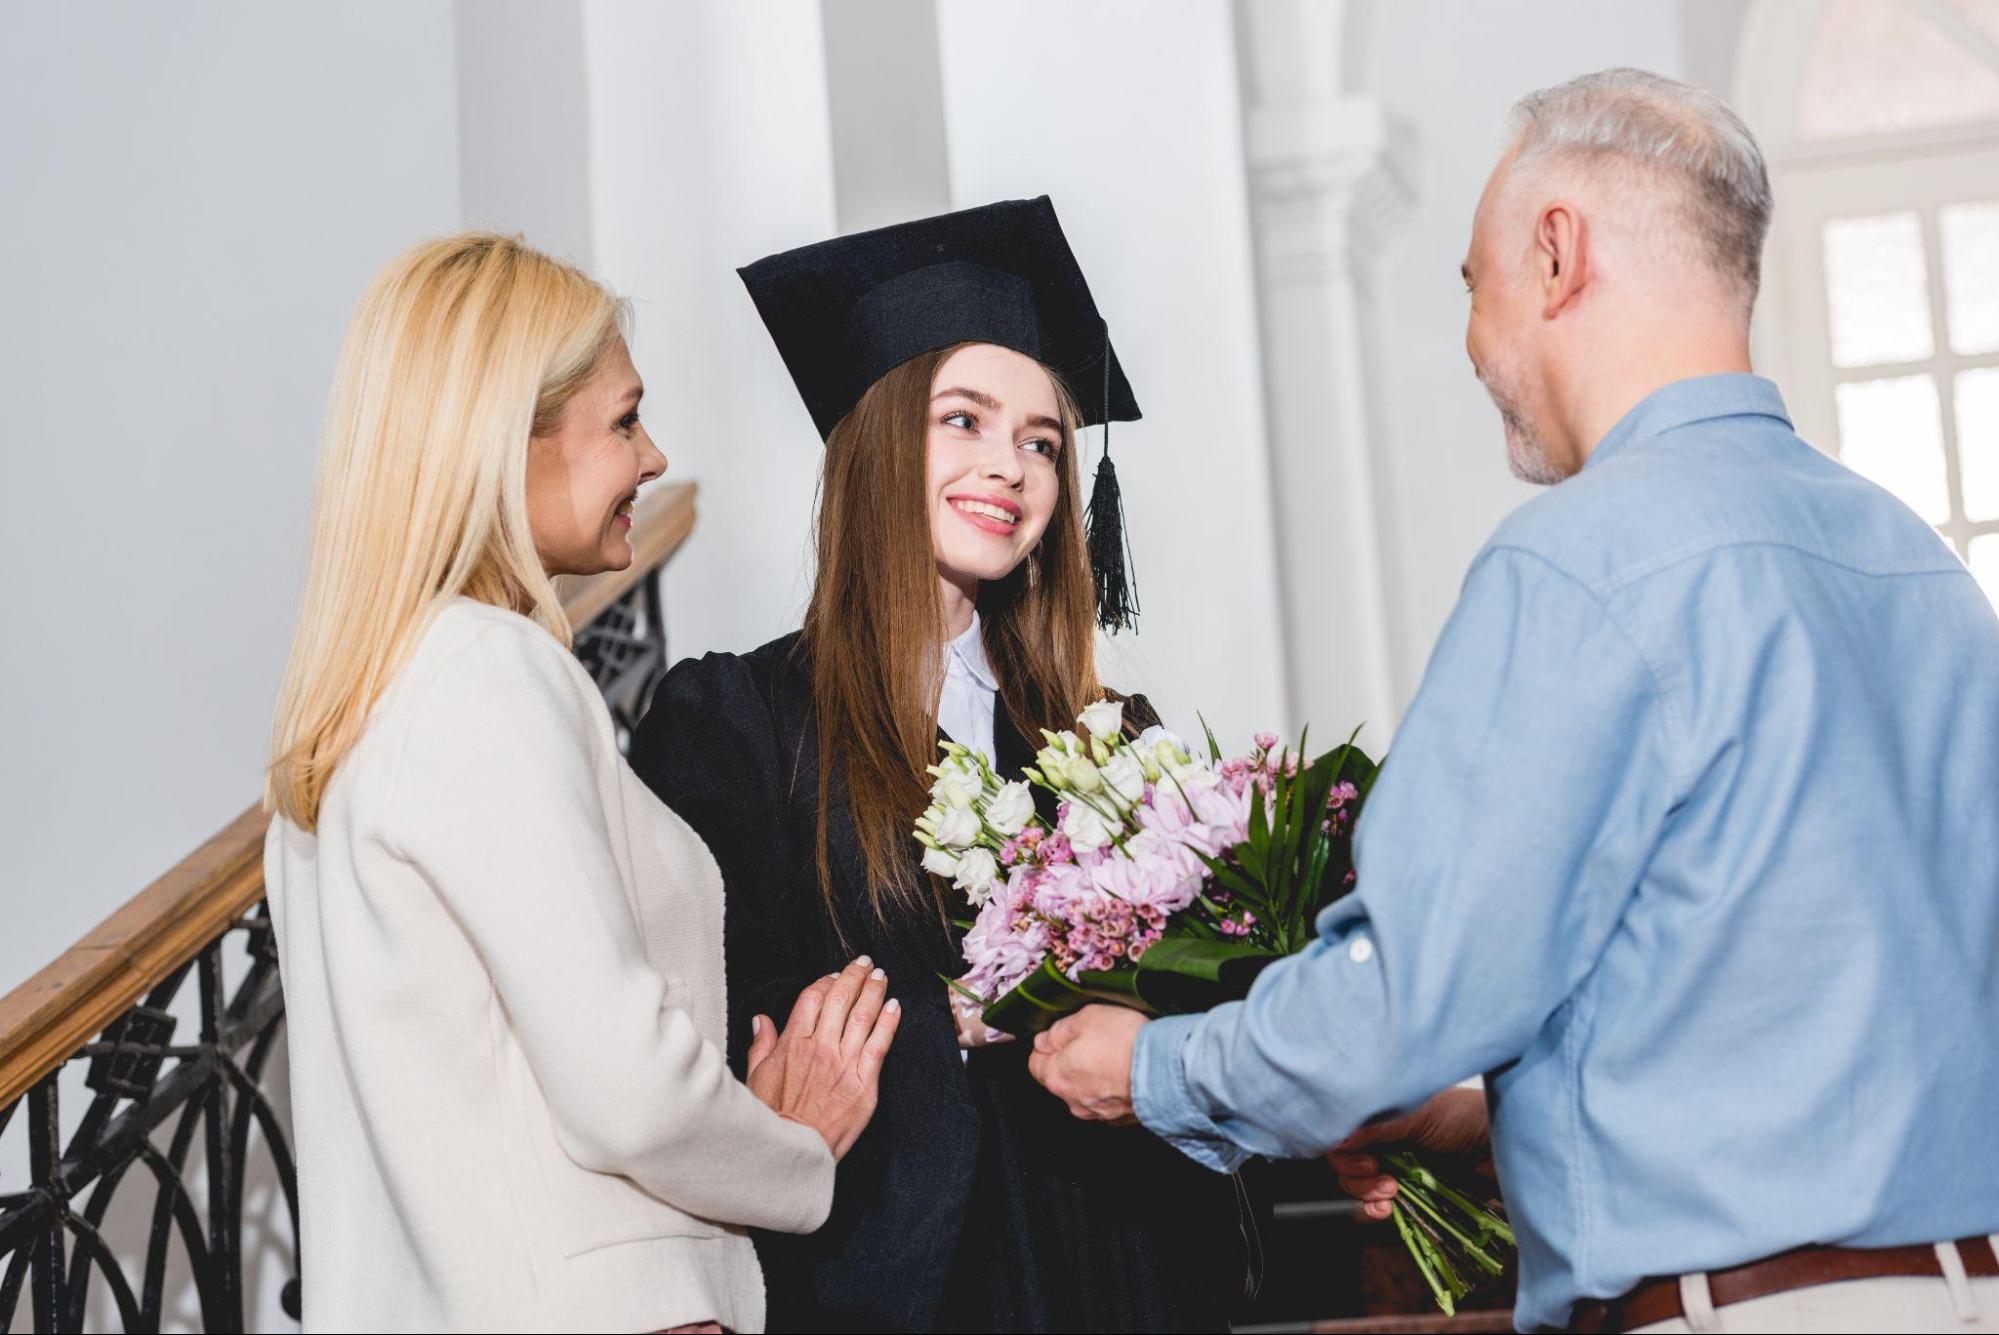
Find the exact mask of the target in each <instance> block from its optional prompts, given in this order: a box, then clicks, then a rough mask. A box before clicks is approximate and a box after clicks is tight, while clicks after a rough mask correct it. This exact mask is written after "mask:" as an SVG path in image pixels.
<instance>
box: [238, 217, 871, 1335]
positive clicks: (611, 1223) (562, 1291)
mask: <svg viewBox="0 0 1999 1335" xmlns="http://www.w3.org/2000/svg"><path fill="white" fill-rule="evenodd" d="M625 318H626V316H625V311H624V308H623V307H622V305H621V304H620V303H619V302H618V301H617V300H615V299H614V298H613V297H612V296H611V295H610V294H609V293H607V292H606V291H605V290H604V289H603V288H602V287H601V286H599V285H598V284H597V283H596V282H594V281H593V280H592V279H590V278H589V277H587V276H585V275H584V274H582V273H580V272H578V271H577V270H575V269H573V268H570V267H569V266H567V265H564V264H560V263H558V262H556V261H554V260H551V259H549V258H548V257H546V256H544V255H541V254H539V253H537V252H535V251H533V250H530V249H528V248H527V247H525V246H523V245H522V244H521V243H520V242H519V241H517V240H510V239H508V238H504V237H498V236H489V235H476V234H475V235H465V236H458V237H451V238H448V239H445V240H442V241H437V242H432V243H430V244H427V245H423V246H419V247H417V248H415V249H414V250H411V251H410V252H408V253H407V254H405V255H403V256H402V257H401V258H400V259H398V260H397V261H396V262H395V263H393V264H391V265H390V266H389V268H388V269H387V270H386V271H384V272H383V273H382V274H381V275H380V276H379V277H378V278H377V279H376V280H375V282H374V284H373V285H372V286H371V287H370V288H369V290H368V293H367V295H366V296H365V297H364V298H363V299H362V302H361V306H360V309H359V310H358V311H357V313H356V314H355V316H354V321H353V324H352V327H351V328H350V330H349V333H348V338H347V343H346V348H345V350H344V352H343V354H342V358H341V365H340V371H339V378H338V381H337V383H336V387H335V393H334V397H333V406H332V409H331V415H330V419H329V425H328V432H327V439H326V444H325V448H324V454H323V457H322V459H321V466H320V477H319V491H318V498H317V502H316V516H315V521H314V529H313V537H312V550H311V559H310V563H309V569H308V574H307V580H306V591H305V600H304V608H303V611H302V613H301V616H300V620H299V627H298V633H297V639H296V642H295V643H294V645H293V648H292V656H291V661H290V664H289V667H288V669H287V672H286V677H285V684H284V688H283V692H282V695H281V698H280V700H279V706H278V715H277V725H276V737H275V742H274V748H273V760H272V765H271V771H270V781H269V787H268V791H267V794H266V800H267V804H268V805H269V806H270V808H271V809H272V810H273V812H274V813H275V814H276V817H277V818H276V819H275V820H274V821H273V822H272V826H271V832H270V837H269V841H268V844H267V846H266V849H265V859H264V865H265V877H266V880H267V882H268V885H269V891H270V901H271V907H272V913H273V916H274V918H275V921H276V925H277V941H278V950H279V955H280V959H281V962H282V965H283V969H284V979H285V996H286V1004H287V1009H288V1014H289V1025H290V1034H289V1036H290V1044H291V1070H292V1100H293V1115H294V1119H295V1131H296V1136H297V1149H298V1156H299V1186H300V1209H301V1219H300V1225H301V1247H302V1251H303V1255H302V1257H301V1273H302V1277H303V1284H304V1302H305V1324H306V1327H307V1329H309V1330H379V1329H390V1328H394V1329H427V1330H474V1329H477V1330H556V1329H574V1330H658V1329H661V1328H663V1327H664V1328H672V1327H691V1328H696V1329H701V1328H705V1329H718V1328H727V1329H732V1330H758V1329H761V1328H762V1323H763V1314H764V1294H763V1283H762V1278H761V1275H760V1273H759V1271H758V1268H757V1262H756V1258H755V1255H754V1253H753V1252H752V1250H751V1247H750V1243H749V1239H748V1237H747V1236H746V1234H745V1231H744V1230H745V1228H746V1227H752V1226H753V1227H756V1228H761V1229H775V1230H779V1231H785V1232H809V1231H811V1230H812V1229H814V1228H816V1227H818V1225H819V1224H820V1223H821V1221H822V1220H824V1218H825V1217H826V1213H827V1210H828V1208H829V1204H830V1201H831V1197H832V1189H833V1166H834V1162H835V1161H836V1160H837V1159H838V1158H839V1157H840V1156H841V1155H843V1154H844V1153H845V1152H846V1150H847V1148H848V1147H849V1146H850V1145H851V1144H852V1143H853V1142H854V1140H855V1138H856V1137H858V1136H859V1134H860V1132H861V1131H862V1129H863V1128H864V1127H865V1126H866V1124H867V1122H868V1119H869V1117H870V1116H871V1115H872V1113H873V1110H874V1106H875V1098H876V1080H877V1074H878V1072H879V1070H880V1066H881V1061H882V1058H883V1056H884V1055H885V1053H886V1051H887V1049H888V1045H889V1043H890V1041H891V1040H892V1039H893V1037H894V1034H895V1030H896V1026H897V1024H898V1022H899V1019H900V1010H899V1008H898V1007H897V1005H896V1003H895V1002H894V1001H892V1000H888V1001H885V1000H884V998H885V996H886V980H885V979H884V978H883V976H882V973H881V971H880V970H879V969H873V968H872V967H871V965H870V963H869V961H868V960H867V959H865V958H863V959H860V960H856V961H854V962H852V963H851V964H849V965H848V966H847V967H846V968H845V969H844V970H843V971H842V972H840V973H838V974H836V975H832V976H829V977H828V978H824V979H820V980H819V981H817V982H816V983H814V984H812V985H811V986H810V987H807V988H806V989H805V990H804V991H803V992H802V993H801V994H800V995H799V997H798V999H797V1001H796V1004H795V1005H794V1007H793V1009H792V1011H791V1016H790V1019H789V1021H788V1022H787V1024H786V1026H785V1028H784V1030H783V1032H782V1034H780V1033H778V1032H777V1030H776V1027H775V1026H774V1025H773V1024H772V1023H771V1021H770V1020H769V1019H768V1018H767V1017H764V1016H761V1015H759V1016H757V1017H755V1019H754V1020H753V1021H752V1025H753V1029H754V1037H753V1041H752V1054H751V1061H750V1064H749V1067H748V1070H747V1080H746V1083H739V1082H738V1081H737V1080H736V1079H735V1078H734V1077H733V1076H731V1075H730V1073H729V1070H728V1068H727V1066H726V1065H725V1063H724V1059H723V1053H722V1047H723V1043H724V1039H725V1035H724V1014H725V998H724V995H723V973H722V891H721V881H720V879H719V875H718V873H717V871H716V867H715V863H714V860H713V859H712V858H711V857H710V856H709V855H708V851H707V849H706V848H705V847H704V846H703V845H702V843H701V841H700V840H699V839H698V838H697V837H696V836H695V835H694V834H693V832H692V831H691V830H689V828H688V827H687V826H686V825H685V824H684V823H683V822H682V821H681V820H680V819H679V818H678V817H676V816H675V815H674V814H673V812H672V811H670V810H668V809H667V808H666V807H665V806H663V805H661V804H660V803H659V801H658V800H657V799H655V798H654V797H653V796H652V795H651V794H650V793H649V792H648V791H647V790H646V788H645V787H644V785H642V784H640V783H639V782H638V781H637V780H636V779H635V778H634V777H633V775H632V774H631V771H630V770H629V769H627V768H626V766H625V763H624V761H623V759H622V758H621V757H620V756H619V754H618V751H617V748H616V745H615V743H614V740H613V733H612V726H611V721H610V717H609V715H608V713H607V712H606V710H605V707H604V704H603V702H602V700H601V699H600V698H599V696H598V694H597V692H596V690H595V689H594V687H593V686H592V684H591V682H590V679H589V677H588V676H587V675H586V674H585V673H584V672H583V671H582V670H581V668H580V666H579V665H578V664H577V662H576V661H575V659H574V658H573V656H572V655H571V654H570V653H569V649H568V646H569V641H570V628H569V626H568V623H567V621H566V620H565V618H564V616H563V613H562V609H561V605H560V604H559V602H558V601H557V598H556V595H555V591H554V588H553V586H552V584H551V578H552V577H553V576H555V575H558V574H564V573H574V574H587V573H592V572H596V571H601V570H608V569H619V568H622V567H624V566H626V565H628V564H629V563H630V561H631V559H632V552H631V545H630V541H629V538H628V533H629V530H630V526H631V507H632V501H633V498H634V496H635V495H636V493H637V491H638V488H639V486H640V484H642V483H643V482H645V481H647V480H648V479H650V478H653V477H656V476H658V475H659V474H660V473H661V472H662V471H664V469H665V467H666V461H665V460H664V459H663V458H662V457H661V456H660V454H659V452H658V450H657V449H655V448H654V446H653V443H652V441H651V439H650V438H649V437H648V436H647V434H646V431H645V428H644V427H643V426H641V425H640V423H639V420H638V402H639V398H640V395H641V393H642V387H641V385H640V383H639V378H638V375H637V373H636V372H635V371H634V370H633V368H632V363H631V358H630V355H629V353H628V351H627V349H626V346H625V339H624V329H623V326H624V321H625ZM746 1086H747V1087H746Z"/></svg>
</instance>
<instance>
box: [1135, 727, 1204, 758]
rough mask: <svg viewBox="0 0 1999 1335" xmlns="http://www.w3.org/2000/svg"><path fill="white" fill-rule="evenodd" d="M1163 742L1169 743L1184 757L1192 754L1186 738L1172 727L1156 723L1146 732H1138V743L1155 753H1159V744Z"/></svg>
mask: <svg viewBox="0 0 1999 1335" xmlns="http://www.w3.org/2000/svg"><path fill="white" fill-rule="evenodd" d="M1161 742H1165V743H1167V744H1168V745H1169V746H1171V747H1172V748H1173V750H1174V751H1175V752H1177V753H1178V754H1179V755H1181V756H1183V757H1184V756H1188V755H1191V754H1192V752H1190V751H1189V750H1188V749H1187V742H1186V739H1185V738H1183V737H1181V736H1180V734H1179V733H1177V732H1174V731H1173V730H1172V729H1171V728H1165V727H1161V726H1160V725H1159V724H1157V723H1155V724H1153V725H1152V726H1151V727H1149V728H1147V729H1146V730H1145V731H1144V732H1141V733H1140V734H1138V744H1139V745H1140V746H1142V747H1144V748H1145V749H1146V750H1147V751H1150V752H1152V753H1153V754H1154V755H1157V754H1159V744H1160V743H1161Z"/></svg>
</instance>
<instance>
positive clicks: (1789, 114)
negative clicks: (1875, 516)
mask: <svg viewBox="0 0 1999 1335" xmlns="http://www.w3.org/2000/svg"><path fill="white" fill-rule="evenodd" d="M1737 85H1738V86H1737V101H1738V104H1739V105H1740V106H1741V107H1742V108H1743V110H1744V113H1745V115H1746V116H1747V117H1748V119H1749V121H1750V124H1751V127H1752V128H1753V129H1755V131H1756V132H1757V135H1758V137H1759V138H1760V139H1761V140H1762V142H1763V145H1764V149H1765V152H1766V154H1767V155H1768V157H1769V161H1770V172H1771V183H1772V186H1773V188H1774V190H1775V192H1776V197H1777V213H1776V219H1775V223H1774V226H1773V230H1772V235H1771V243H1770V250H1769V254H1768V257H1767V259H1766V262H1765V269H1766V298H1765V300H1764V302H1763V303H1762V309H1761V311H1760V312H1759V316H1758V323H1757V330H1756V343H1757V355H1758V360H1759V361H1760V362H1761V363H1762V364H1763V365H1765V366H1766V367H1768V368H1769V369H1770V371H1771V373H1772V374H1773V375H1775V376H1776V378H1777V379H1778V380H1779V381H1780V383H1782V384H1783V386H1784V389H1785V392H1786V396H1787V398H1788V400H1789V401H1790V405H1791V410H1792V413H1793V414H1794V416H1795V417H1796V418H1797V422H1798V428H1799V430H1800V432H1801V433H1802V434H1803V435H1804V436H1805V437H1806V438H1807V439H1809V440H1811V441H1813V442H1814V443H1816V444H1818V445H1820V446H1822V447H1824V448H1826V449H1828V450H1830V451H1832V452H1834V453H1836V454H1837V455H1838V456H1839V457H1840V459H1841V460H1842V461H1844V462H1845V463H1846V464H1847V465H1848V466H1849V467H1851V468H1853V469H1854V470H1855V471H1857V472H1859V473H1862V474H1864V475H1866V476H1867V477H1870V478H1872V479H1874V480H1875V481H1877V482H1879V483H1881V484H1882V485H1883V486H1885V487H1887V488H1888V489H1889V490H1890V491H1892V492H1894V493H1895V494H1896V495H1897V496H1899V497H1901V499H1902V500H1903V501H1905V502H1907V503H1908V505H1909V506H1910V507H1911V508H1912V509H1914V510H1915V511H1916V512H1917V513H1918V514H1920V515H1921V516H1922V517H1923V518H1924V519H1925V520H1927V521H1929V522H1930V523H1931V524H1933V525H1935V526H1936V528H1937V530H1938V532H1940V533H1942V534H1943V535H1944V537H1945V538H1947V539H1948V540H1949V541H1950V543H1951V545H1952V546H1953V547H1954V548H1955V549H1956V550H1957V553H1958V555H1959V556H1961V557H1963V558H1964V560H1965V561H1966V562H1967V563H1968V564H1969V565H1970V567H1971V569H1972V573H1973V574H1975V575H1976V576H1977V577H1978V579H1979V582H1980V583H1981V584H1982V585H1983V586H1984V588H1985V590H1986V592H1987V593H1988V594H1989V595H1990V596H1991V597H1992V600H1993V602H1994V604H1995V605H1999V0H1820V2H1819V3H1810V2H1805V3H1799V2H1798V0H1763V2H1762V3H1761V4H1760V5H1759V6H1758V8H1757V9H1756V10H1755V11H1754V12H1753V13H1752V14H1751V16H1750V19H1749V22H1748V25H1747V27H1746V29H1745V33H1744V40H1743V44H1742V48H1741V59H1740V62H1739V64H1738V72H1737Z"/></svg>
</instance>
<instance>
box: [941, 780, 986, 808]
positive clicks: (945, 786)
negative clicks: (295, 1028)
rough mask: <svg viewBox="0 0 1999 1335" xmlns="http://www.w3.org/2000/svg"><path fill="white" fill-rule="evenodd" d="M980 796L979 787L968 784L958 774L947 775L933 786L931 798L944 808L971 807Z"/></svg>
mask: <svg viewBox="0 0 1999 1335" xmlns="http://www.w3.org/2000/svg"><path fill="white" fill-rule="evenodd" d="M978 795H979V785H977V784H971V783H966V782H965V780H964V779H963V778H962V777H960V776H959V775H956V774H946V775H945V776H944V777H943V778H941V779H939V780H938V781H937V782H936V783H935V784H933V785H932V786H931V789H930V796H931V799H932V800H933V801H935V802H936V803H937V804H938V805H939V806H942V807H969V806H971V805H972V801H973V799H974V798H976V797H978Z"/></svg>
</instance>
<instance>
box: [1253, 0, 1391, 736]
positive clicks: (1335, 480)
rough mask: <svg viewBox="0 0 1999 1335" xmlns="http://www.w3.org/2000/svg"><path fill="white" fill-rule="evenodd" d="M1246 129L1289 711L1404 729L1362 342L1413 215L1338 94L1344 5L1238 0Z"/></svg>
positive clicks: (1328, 726) (1365, 107)
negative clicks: (1381, 258)
mask: <svg viewBox="0 0 1999 1335" xmlns="http://www.w3.org/2000/svg"><path fill="white" fill-rule="evenodd" d="M1236 14H1237V23H1238V34H1239V44H1240V49H1241V51H1242V59H1243V99H1244V104H1245V115H1244V123H1243V133H1244V140H1245V149H1246V156H1247V159H1248V166H1249V173H1248V174H1249V196H1250V213H1251V220H1252V226H1253V229H1254V234H1255V244H1256V261H1257V262H1256V271H1257V288H1258V314H1259V320H1260V324H1261V330H1262V347H1263V382H1264V383H1263V389H1264V401H1265V417H1266V421H1267V422H1268V424H1269V432H1270V454H1271V473H1272V484H1273V489H1274V491H1273V505H1272V508H1273V512H1274V514H1275V517H1276V525H1277V537H1278V557H1279V568H1280V571H1281V584H1282V588H1281V595H1282V600H1283V603H1282V605H1283V609H1284V623H1285V653H1286V659H1287V662H1286V667H1287V672H1286V677H1287V679H1288V683H1289V687H1290V693H1291V699H1290V701H1289V702H1288V704H1289V708H1288V710H1287V711H1286V712H1287V713H1289V714H1290V715H1291V716H1292V717H1294V718H1299V719H1307V720H1311V721H1312V722H1314V723H1316V724H1317V726H1318V728H1319V729H1320V731H1319V733H1318V734H1317V736H1318V740H1319V741H1321V742H1330V741H1331V740H1332V736H1331V733H1332V731H1333V730H1336V729H1337V730H1340V731H1341V732H1344V730H1345V729H1346V728H1349V727H1351V726H1353V724H1355V723H1361V722H1364V723H1365V724H1366V731H1365V732H1364V733H1363V740H1364V741H1365V742H1367V743H1368V744H1369V745H1370V749H1374V750H1379V749H1381V748H1382V747H1384V746H1385V745H1386V743H1387V741H1388V738H1389V735H1390V734H1391V732H1392V731H1393V729H1394V726H1395V723H1396V718H1397V712H1398V711H1397V700H1398V698H1399V692H1398V677H1397V671H1398V664H1397V662H1396V654H1395V647H1394V646H1395V645H1396V644H1397V643H1398V640H1397V636H1396V629H1397V627H1396V625H1395V610H1394V606H1393V595H1392V590H1393V589H1394V588H1395V587H1396V585H1397V572H1396V571H1395V570H1394V569H1393V561H1392V556H1391V553H1392V552H1393V550H1394V549H1393V546H1392V544H1391V543H1390V541H1389V537H1390V535H1389V534H1387V533H1386V532H1385V531H1384V524H1385V522H1386V519H1387V516H1388V515H1389V514H1390V513H1391V510H1390V508H1389V507H1388V506H1387V505H1386V504H1385V501H1384V494H1383V492H1384V487H1385V482H1386V479H1385V476H1384V470H1383V468H1382V467H1381V463H1380V461H1379V459H1378V458H1377V456H1376V454H1375V451H1376V449H1377V440H1378V437H1377V434H1376V425H1375V423H1374V422H1373V421H1372V414H1371V413H1370V409H1369V401H1370V381H1371V375H1370V371H1369V366H1368V359H1367V355H1366V348H1365V343H1364V339H1363V334H1362V331H1363V330H1364V329H1365V328H1366V325H1367V320H1366V309H1367V301H1368V293H1367V286H1366V282H1365V277H1366V273H1367V268H1368V263H1369V257H1370V256H1371V255H1372V254H1373V253H1374V252H1376V251H1377V250H1378V249H1379V247H1380V246H1381V245H1382V244H1384V243H1385V242H1386V240H1387V238H1388V237H1389V236H1390V235H1391V234H1392V230H1393V226H1394V224H1395V222H1396V221H1397V219H1398V218H1399V217H1401V216H1403V215H1404V213H1405V212H1406V209H1407V198H1408V197H1407V192H1406V191H1405V190H1404V189H1403V188H1402V187H1401V186H1400V184H1399V183H1398V182H1397V181H1396V179H1395V177H1394V176H1393V174H1392V173H1391V172H1390V171H1389V170H1388V147H1389V140H1390V134H1389V129H1388V125H1387V122H1386V118H1385V117H1384V115H1383V113H1382V109H1381V106H1380V104H1379V102H1377V101H1376V100H1375V99H1373V98H1369V97H1351V96H1342V95H1340V94H1339V93H1338V92H1337V86H1338V83H1339V62H1340V45H1341V34H1340V31H1339V29H1340V24H1341V19H1342V16H1343V9H1342V7H1341V6H1339V5H1337V4H1335V3H1329V2H1328V3H1315V2H1314V0H1239V3H1238V6H1237V11H1236Z"/></svg>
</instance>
